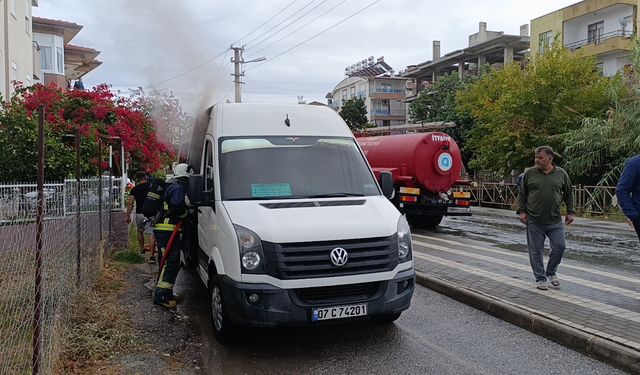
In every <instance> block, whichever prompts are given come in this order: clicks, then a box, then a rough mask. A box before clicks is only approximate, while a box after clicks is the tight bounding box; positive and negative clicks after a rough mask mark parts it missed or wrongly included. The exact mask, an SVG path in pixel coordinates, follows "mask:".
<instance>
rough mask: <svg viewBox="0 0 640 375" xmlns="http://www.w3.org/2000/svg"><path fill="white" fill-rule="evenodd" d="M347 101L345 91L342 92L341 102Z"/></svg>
mask: <svg viewBox="0 0 640 375" xmlns="http://www.w3.org/2000/svg"><path fill="white" fill-rule="evenodd" d="M346 100H347V89H344V90H342V101H346Z"/></svg>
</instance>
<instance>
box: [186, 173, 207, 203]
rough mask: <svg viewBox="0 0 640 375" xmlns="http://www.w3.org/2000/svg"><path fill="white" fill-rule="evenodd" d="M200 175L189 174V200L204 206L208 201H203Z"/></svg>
mask: <svg viewBox="0 0 640 375" xmlns="http://www.w3.org/2000/svg"><path fill="white" fill-rule="evenodd" d="M202 186H203V184H202V175H201V174H194V175H191V176H189V191H188V194H189V202H191V204H192V205H194V206H204V205H207V204H208V203H209V202H204V200H205V195H204V191H203V189H202Z"/></svg>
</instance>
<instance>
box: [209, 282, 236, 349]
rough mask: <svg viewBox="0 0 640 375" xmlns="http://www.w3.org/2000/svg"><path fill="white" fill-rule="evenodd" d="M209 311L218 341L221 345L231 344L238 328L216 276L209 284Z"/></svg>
mask: <svg viewBox="0 0 640 375" xmlns="http://www.w3.org/2000/svg"><path fill="white" fill-rule="evenodd" d="M209 311H210V316H211V323H212V324H213V333H214V335H215V337H216V340H217V341H218V342H219V343H221V344H229V343H230V342H231V341H232V339H233V338H234V336H235V334H236V333H237V330H238V326H237V325H236V324H235V323H234V322H232V321H231V319H229V316H228V314H227V310H226V307H225V304H224V298H223V295H222V288H220V283H219V282H218V280H217V277H215V276H214V277H213V278H212V279H211V281H210V282H209Z"/></svg>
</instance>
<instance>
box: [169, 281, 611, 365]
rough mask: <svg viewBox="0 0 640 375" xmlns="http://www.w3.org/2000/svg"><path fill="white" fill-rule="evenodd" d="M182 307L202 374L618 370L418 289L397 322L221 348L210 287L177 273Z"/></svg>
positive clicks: (273, 334) (277, 334)
mask: <svg viewBox="0 0 640 375" xmlns="http://www.w3.org/2000/svg"><path fill="white" fill-rule="evenodd" d="M176 292H177V293H180V294H181V295H182V296H183V297H184V302H183V304H181V305H180V310H181V311H180V312H181V313H182V314H184V315H186V316H188V317H189V319H192V321H193V322H194V323H195V324H196V326H197V327H198V329H199V331H200V332H201V333H202V335H203V337H202V340H201V341H202V343H203V344H202V357H203V364H204V368H203V372H204V373H211V374H483V375H484V374H621V373H622V372H621V371H619V370H616V369H613V368H611V367H609V366H607V365H605V364H603V363H601V362H598V361H596V360H594V359H591V358H589V357H586V356H584V355H582V354H579V353H577V352H574V351H572V350H570V349H567V348H565V347H562V346H560V345H557V344H555V343H553V342H551V341H548V340H546V339H543V338H541V337H539V336H536V335H534V334H532V333H530V332H528V331H525V330H522V329H520V328H517V327H515V326H512V325H510V324H508V323H505V322H503V321H501V320H498V319H496V318H493V317H491V316H489V315H486V314H484V313H482V312H480V311H478V310H475V309H473V308H471V307H468V306H466V305H463V304H461V303H459V302H456V301H454V300H451V299H449V298H447V297H444V296H441V295H439V294H437V293H435V292H432V291H430V290H428V289H425V288H422V287H418V289H416V292H415V294H414V297H413V301H412V306H411V308H410V309H409V310H407V311H406V312H405V313H404V314H403V315H402V317H401V318H400V319H398V320H397V321H396V322H395V323H394V324H390V325H386V326H381V325H375V324H372V323H370V322H359V323H352V324H349V325H337V326H328V327H326V326H325V327H308V328H295V329H293V328H292V329H261V330H252V331H249V332H246V333H245V334H244V335H243V336H242V338H241V341H240V342H239V343H237V344H235V345H232V346H228V347H225V346H221V345H219V344H218V343H217V342H216V341H215V339H214V337H213V333H212V327H211V323H210V322H209V319H208V315H207V314H208V310H207V309H208V307H207V306H208V305H207V300H206V292H205V289H204V287H203V286H202V285H201V283H200V281H199V279H197V278H196V276H194V275H193V274H189V273H186V272H184V270H183V271H182V272H181V273H180V276H179V278H178V282H177V285H176Z"/></svg>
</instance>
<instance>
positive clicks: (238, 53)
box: [231, 46, 244, 103]
mask: <svg viewBox="0 0 640 375" xmlns="http://www.w3.org/2000/svg"><path fill="white" fill-rule="evenodd" d="M231 49H233V60H231V62H233V65H234V69H233V78H234V79H233V82H234V83H235V86H236V100H235V103H242V99H241V97H240V85H241V84H242V80H241V78H240V77H241V76H242V75H243V74H242V73H241V70H242V67H241V65H240V64H242V51H244V48H242V47H234V46H231Z"/></svg>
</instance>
